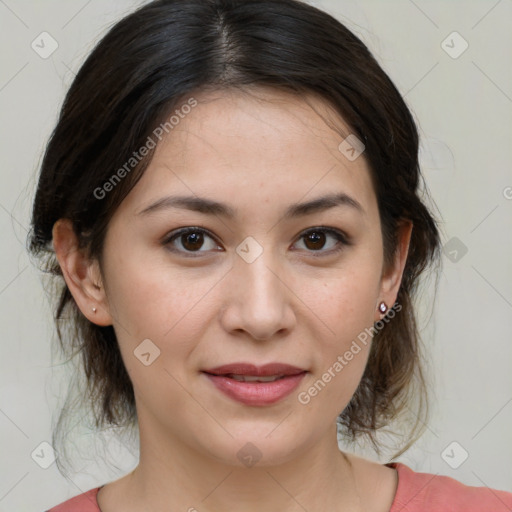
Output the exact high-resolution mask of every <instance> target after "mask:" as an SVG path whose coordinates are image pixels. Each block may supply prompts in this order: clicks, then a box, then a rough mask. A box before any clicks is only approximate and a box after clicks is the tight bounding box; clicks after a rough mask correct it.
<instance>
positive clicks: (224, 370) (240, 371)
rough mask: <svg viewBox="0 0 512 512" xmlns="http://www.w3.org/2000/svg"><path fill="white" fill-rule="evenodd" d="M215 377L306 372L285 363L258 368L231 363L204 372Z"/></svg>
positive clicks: (245, 364)
mask: <svg viewBox="0 0 512 512" xmlns="http://www.w3.org/2000/svg"><path fill="white" fill-rule="evenodd" d="M203 371H204V372H206V373H210V374H213V375H229V374H233V375H250V376H255V377H268V376H271V375H279V376H282V375H298V374H299V373H304V372H305V371H306V370H304V369H303V368H298V367H297V366H292V365H289V364H284V363H269V364H265V365H263V366H256V365H254V364H250V363H230V364H224V365H222V366H216V367H215V368H210V369H208V370H203Z"/></svg>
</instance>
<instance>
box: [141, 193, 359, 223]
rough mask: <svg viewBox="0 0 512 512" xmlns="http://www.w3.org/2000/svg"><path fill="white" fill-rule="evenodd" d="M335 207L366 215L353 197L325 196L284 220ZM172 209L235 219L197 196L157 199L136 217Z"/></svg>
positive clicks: (230, 212) (299, 207)
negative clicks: (347, 208)
mask: <svg viewBox="0 0 512 512" xmlns="http://www.w3.org/2000/svg"><path fill="white" fill-rule="evenodd" d="M335 207H349V208H352V209H353V210H355V211H357V212H359V213H360V214H361V215H366V212H365V210H364V208H363V207H362V206H361V204H360V203H359V202H358V201H356V200H355V199H354V198H353V197H350V196H349V195H347V194H345V193H338V194H327V195H324V196H321V197H318V198H316V199H313V200H312V201H308V202H305V203H297V204H293V205H291V206H289V207H288V208H287V210H286V211H285V213H284V216H283V218H284V219H291V218H296V217H303V216H306V215H310V214H312V213H318V212H322V211H325V210H329V209H331V208H335ZM172 208H181V209H185V210H191V211H194V212H199V213H205V214H209V215H218V216H222V217H226V218H228V219H233V218H235V217H236V210H234V209H233V208H231V207H230V206H228V205H226V204H223V203H219V202H217V201H214V200H212V199H207V198H203V197H197V196H166V197H162V198H161V199H158V200H157V201H155V202H154V203H151V204H150V205H149V206H147V207H146V208H144V209H143V210H142V211H140V212H139V213H138V214H137V215H147V214H150V213H153V212H156V211H160V210H167V209H172Z"/></svg>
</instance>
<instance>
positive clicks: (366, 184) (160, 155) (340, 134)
mask: <svg viewBox="0 0 512 512" xmlns="http://www.w3.org/2000/svg"><path fill="white" fill-rule="evenodd" d="M193 98H194V100H195V101H197V104H196V106H195V107H194V108H192V109H188V108H187V109H183V111H181V112H180V106H179V104H178V106H177V107H175V108H174V110H173V112H171V113H169V116H168V118H170V116H174V117H173V124H172V129H168V133H166V134H165V135H164V136H163V137H162V140H161V141H160V142H158V144H157V147H156V150H155V153H154V156H153V159H152V161H151V163H150V165H149V166H148V168H147V170H146V171H145V173H144V176H143V177H142V179H141V180H140V182H139V183H138V184H137V185H136V187H135V188H134V189H133V190H132V192H133V194H132V193H131V195H132V196H136V197H135V203H137V202H138V203H140V201H141V200H145V199H149V198H153V199H155V198H158V196H161V195H163V194H164V192H165V193H173V195H174V194H176V193H180V194H183V193H186V194H187V195H188V196H190V195H197V196H201V197H205V196H206V197H208V198H210V199H214V200H218V201H222V202H223V203H229V204H232V205H233V210H234V211H235V212H236V211H237V209H236V206H237V205H238V206H239V207H243V206H244V205H248V204H249V203H251V202H254V201H255V200H256V201H258V200H259V201H261V203H262V204H267V205H268V204H272V205H274V204H276V203H292V202H298V201H299V200H303V201H306V200H308V199H313V198H315V197H318V196H321V195H325V194H327V193H333V192H344V193H346V194H347V195H350V196H351V197H354V198H355V199H356V200H357V201H358V202H359V203H360V204H362V205H363V206H364V209H365V210H366V211H368V210H371V209H372V203H374V202H375V196H374V191H373V187H372V184H371V179H370V174H369V168H368V165H367V162H366V160H365V158H364V154H362V155H361V156H360V157H359V158H356V159H355V160H352V161H351V160H349V159H348V158H347V157H346V156H345V154H343V152H341V151H340V149H339V146H340V143H342V141H343V140H344V139H345V138H346V137H347V136H349V135H350V133H351V131H350V128H349V127H348V126H347V125H346V124H345V123H344V121H343V120H342V119H341V117H340V116H339V115H338V114H337V113H336V112H335V111H334V110H333V109H332V108H331V107H330V106H329V104H328V103H326V102H324V101H323V100H321V99H319V98H317V97H315V96H313V95H309V96H297V95H294V94H291V93H287V92H283V91H277V90H272V89H263V88H258V89H252V90H245V91H239V90H224V91H211V92H208V93H201V94H197V95H194V96H193ZM186 102H187V99H185V100H184V102H183V104H185V103H186ZM185 112H186V113H185ZM127 199H128V198H127ZM135 203H134V204H135ZM138 206H140V204H139V205H138ZM139 209H140V208H139Z"/></svg>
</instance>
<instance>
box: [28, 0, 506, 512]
mask: <svg viewBox="0 0 512 512" xmlns="http://www.w3.org/2000/svg"><path fill="white" fill-rule="evenodd" d="M420 177H421V175H420V172H419V168H418V135H417V130H416V127H415V124H414V122H413V119H412V117H411V115H410V113H409V111H408V109H407V107H406V105H405V103H404V101H403V99H402V98H401V97H400V95H399V93H398V92H397V90H396V88H395V87H394V85H393V84H392V82H391V81H390V79H389V78H388V77H387V75H386V74H385V73H384V72H383V70H382V69H381V68H380V67H379V65H378V64H377V63H376V61H375V60H374V59H373V57H372V56H371V54H370V53H369V52H368V50H367V48H366V47H365V46H364V44H363V43H362V42H361V41H360V40H359V39H357V38H356V37H355V36H354V35H353V34H352V33H351V32H349V31H348V30H347V29H346V28H345V27H344V26H343V25H341V24H340V23H339V22H338V21H336V20H335V19H333V18H332V17H330V16H329V15H327V14H326V13H324V12H322V11H320V10H318V9H315V8H314V7H312V6H309V5H306V4H304V3H301V2H299V1H296V0H264V1H259V0H258V1H252V0H249V1H247V0H167V1H163V0H162V1H156V2H152V3H149V4H147V5H146V6H144V7H142V8H140V9H139V10H138V11H137V12H135V13H133V14H132V15H130V16H128V17H126V18H125V19H123V20H121V21H120V22H119V23H117V24H116V25H115V26H114V27H113V28H112V29H111V30H110V32H109V33H108V34H107V35H106V36H105V37H104V38H103V40H102V41H101V42H100V43H99V44H98V46H97V47H96V49H95V50H94V51H93V52H92V54H91V55H90V56H89V58H88V59H87V61H86V62H85V64H84V65H83V66H82V68H81V69H80V71H79V73H78V74H77V77H76V79H75V81H74V83H73V84H72V86H71V88H70V90H69V92H68V95H67V97H66V99H65V102H64V105H63V107H62V112H61V116H60V119H59V121H58V124H57V127H56V129H55V131H54V133H53V135H52V138H51V140H50V142H49V144H48V147H47V151H46V154H45V158H44V161H43V164H42V169H41V176H40V180H39V185H38V189H37V194H36V198H35V202H34V209H33V219H32V227H33V232H32V237H31V250H32V251H33V253H34V254H36V255H38V256H41V257H42V258H46V260H45V261H46V262H47V264H48V266H49V269H50V270H51V271H52V272H53V273H54V274H55V275H57V276H62V281H61V283H62V288H61V294H60V297H59V301H58V304H57V314H56V317H57V318H58V319H61V320H64V319H65V318H67V319H68V321H69V322H70V323H69V326H70V327H71V331H70V332H72V333H73V335H72V336H70V337H69V339H68V338H66V336H65V331H64V329H63V328H62V327H61V325H62V323H59V324H58V327H59V334H60V336H61V341H62V343H63V345H64V348H66V347H68V348H70V347H71V348H75V349H79V350H80V353H81V356H82V358H83V363H84V372H85V375H86V377H87V381H88V389H87V393H84V396H86V397H87V398H88V399H90V402H91V406H92V408H93V410H94V412H95V414H96V417H97V424H98V426H100V425H103V426H104V425H130V424H132V425H133V424H135V425H137V427H138V430H139V434H140V460H139V464H138V466H137V467H136V468H135V470H134V471H132V472H131V473H130V474H128V475H126V476H124V477H122V478H121V479H119V480H116V481H113V482H109V483H106V484H105V485H103V486H101V487H98V488H95V489H91V490H89V491H88V492H86V493H83V494H81V495H79V496H76V497H75V498H73V499H71V500H68V501H66V502H65V503H62V504H60V505H58V506H56V507H54V508H52V509H51V512H64V511H66V512H71V511H75V510H76V511H78V510H80V511H81V512H83V511H96V512H97V511H99V510H100V511H102V512H117V511H123V512H131V511H136V510H137V511H140V510H154V511H160V510H188V511H194V510H199V511H221V510H232V509H233V508H234V507H236V509H237V510H247V511H250V510H281V511H292V510H293V511H295V510H310V511H323V510H354V511H355V510H357V511H359V510H361V511H363V510H364V511H371V512H384V511H386V512H387V511H392V512H398V511H399V510H402V511H426V510H429V511H433V510H464V511H470V510H475V511H476V510H493V511H501V510H503V511H505V510H510V509H511V508H512V494H511V493H508V492H505V491H499V490H489V489H487V488H475V487H469V486H465V485H463V484H461V483H459V482H457V481H456V480H453V479H451V478H448V477H443V476H435V475H429V474H424V473H416V472H414V471H412V470H411V469H410V468H409V467H407V466H406V465H404V464H400V463H389V464H384V465H383V464H379V463H377V462H373V461H371V460H367V459H365V458H362V457H357V456H355V455H353V454H350V453H345V452H343V451H340V450H339V448H338V444H337V438H336V428H337V423H339V425H340V427H341V429H342V433H343V435H344V436H345V437H346V438H347V439H356V438H359V437H360V436H366V437H368V438H369V439H370V440H373V442H376V435H377V433H378V431H379V429H380V428H381V427H383V426H385V425H388V424H389V423H390V422H391V421H392V420H396V419H397V418H399V417H401V416H400V415H401V414H402V413H404V412H406V411H407V410H408V408H409V406H410V405H411V404H413V403H419V404H420V405H421V404H422V403H423V402H424V398H425V396H424V395H425V383H424V379H423V374H422V371H421V366H420V364H419V361H420V355H419V339H418V338H419V336H418V332H417V329H416V324H415V316H414V311H413V308H412V302H413V296H414V291H415V289H416V286H417V282H418V278H419V277H420V275H421V274H422V272H423V271H424V270H425V269H426V268H427V267H428V266H429V265H432V264H434V263H437V262H438V261H439V246H440V238H439V233H438V229H437V226H436V222H435V219H434V218H433V216H432V215H431V213H430V212H429V211H428V209H427V207H426V205H425V204H424V203H423V202H422V200H421V199H420V197H419V192H420V191H419V182H420ZM66 344H68V345H66ZM418 414H419V418H421V417H422V414H424V409H422V408H421V407H420V409H419V412H418ZM404 424H405V423H404ZM420 424H421V420H418V421H417V422H416V424H415V425H411V428H410V432H409V442H408V443H406V444H405V446H404V447H403V448H402V451H403V450H404V449H405V448H406V447H407V446H408V445H409V444H410V443H411V442H412V441H413V440H414V438H415V435H417V434H418V425H420Z"/></svg>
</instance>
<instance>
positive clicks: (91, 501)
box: [46, 487, 101, 512]
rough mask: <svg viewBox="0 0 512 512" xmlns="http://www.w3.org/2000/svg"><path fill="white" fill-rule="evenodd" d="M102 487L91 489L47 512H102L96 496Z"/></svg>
mask: <svg viewBox="0 0 512 512" xmlns="http://www.w3.org/2000/svg"><path fill="white" fill-rule="evenodd" d="M99 490H100V487H96V488H95V489H90V490H89V491H87V492H84V493H82V494H79V495H78V496H75V497H74V498H71V499H69V500H67V501H64V502H63V503H61V504H59V505H56V506H55V507H53V508H50V509H49V510H47V511H46V512H101V510H100V508H99V506H98V502H97V500H96V496H97V494H98V491H99Z"/></svg>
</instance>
